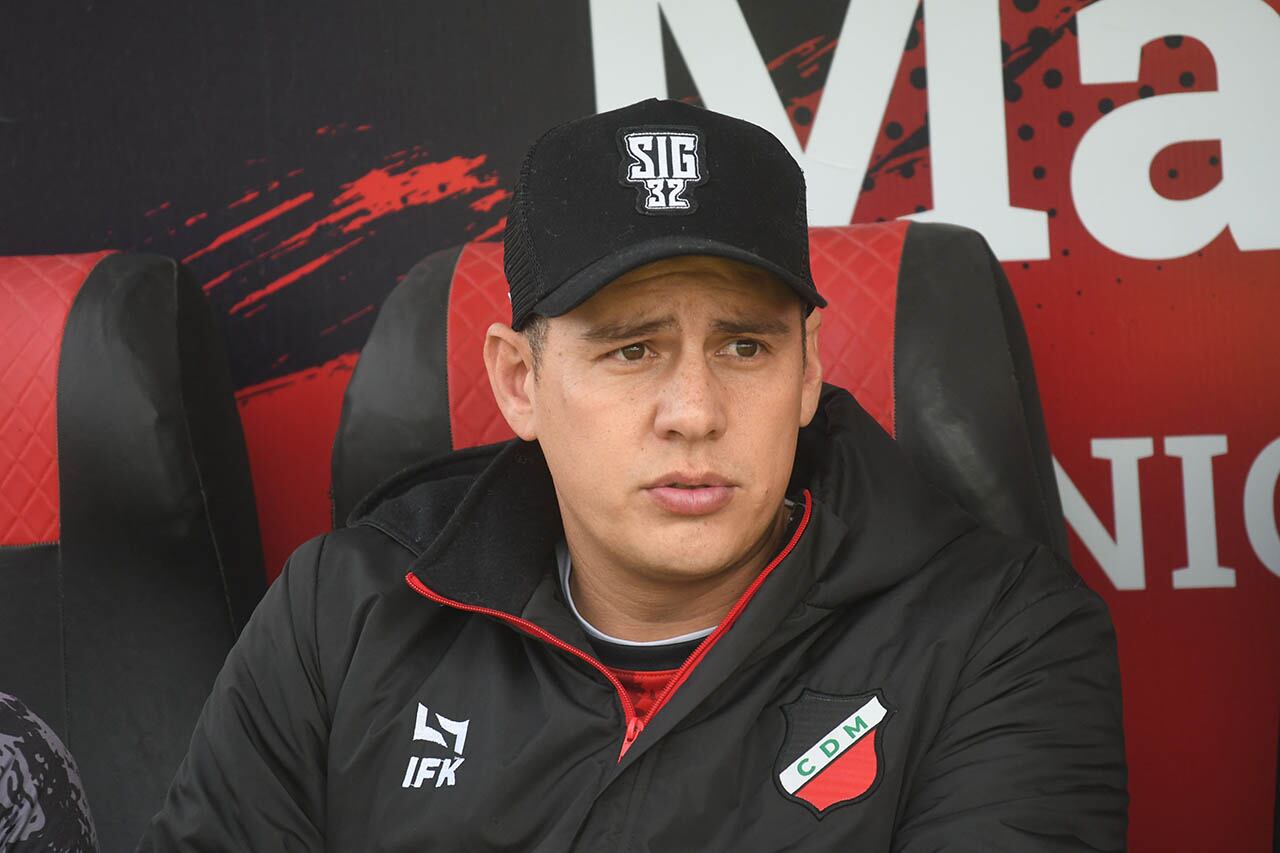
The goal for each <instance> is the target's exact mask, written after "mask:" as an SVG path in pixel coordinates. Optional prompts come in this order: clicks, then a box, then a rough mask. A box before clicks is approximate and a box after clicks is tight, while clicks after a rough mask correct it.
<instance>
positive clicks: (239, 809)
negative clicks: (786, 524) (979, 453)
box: [142, 389, 1127, 853]
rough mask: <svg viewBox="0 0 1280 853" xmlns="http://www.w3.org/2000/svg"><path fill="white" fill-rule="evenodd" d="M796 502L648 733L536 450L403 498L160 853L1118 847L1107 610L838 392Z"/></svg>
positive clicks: (283, 641)
mask: <svg viewBox="0 0 1280 853" xmlns="http://www.w3.org/2000/svg"><path fill="white" fill-rule="evenodd" d="M793 485H794V486H795V487H796V493H797V495H802V499H803V501H804V507H805V510H804V512H805V516H804V518H803V519H802V520H801V522H800V525H799V528H798V529H797V530H796V533H795V535H794V536H793V538H792V540H791V542H789V543H788V545H787V547H786V548H785V549H784V551H783V552H782V554H780V555H779V559H776V560H774V561H773V563H771V565H770V567H769V568H768V569H766V571H765V572H764V573H763V574H762V575H761V577H760V579H759V580H758V581H757V582H756V583H755V584H754V585H753V586H752V588H751V589H750V590H748V593H747V595H745V596H744V597H743V599H742V600H741V601H740V602H739V604H738V606H736V607H735V608H734V610H733V611H732V612H731V613H730V614H729V616H728V617H726V620H725V622H724V623H722V625H721V627H720V628H719V629H718V630H717V631H716V633H715V634H713V635H712V636H711V637H710V638H708V639H707V640H706V641H705V642H704V644H703V645H702V646H701V647H700V648H699V650H698V652H695V654H694V655H693V657H692V658H691V659H690V662H689V663H688V664H686V665H685V667H684V668H683V669H682V671H681V677H679V678H678V687H677V688H676V689H674V690H673V691H671V692H669V693H668V694H667V696H666V697H665V702H664V703H663V704H661V705H660V708H659V710H658V711H657V712H656V713H655V714H654V715H652V717H651V718H650V719H649V720H647V721H643V723H644V724H643V726H641V725H640V722H641V721H637V720H636V719H634V718H633V715H632V714H631V713H630V703H629V701H626V700H624V699H623V698H622V695H621V691H620V690H619V689H618V686H617V685H616V684H615V683H613V682H612V680H611V678H612V677H611V676H609V675H606V673H605V671H604V670H603V669H602V668H601V667H600V665H599V664H598V663H597V662H595V661H594V659H592V658H591V656H590V653H589V651H588V650H589V649H590V645H589V644H588V642H587V639H586V637H585V636H584V634H583V632H582V630H581V628H580V627H579V625H578V623H577V622H576V621H575V619H574V617H573V615H572V614H571V613H570V612H569V611H568V609H567V608H566V606H565V604H564V603H563V601H562V597H561V594H560V591H559V584H558V581H557V579H556V576H555V572H554V571H553V570H552V568H553V557H552V552H553V548H554V544H555V542H556V540H557V539H558V538H559V537H560V536H561V535H562V530H561V527H560V520H559V516H558V513H557V509H556V502H555V498H554V494H553V492H552V486H551V481H550V476H549V474H548V472H547V469H546V465H545V462H544V461H543V459H542V457H541V454H540V452H539V451H538V448H537V446H536V445H534V444H526V443H523V442H512V443H508V444H505V445H501V446H498V447H489V448H480V449H477V450H473V451H466V452H461V453H457V454H454V455H452V456H450V457H447V458H445V459H443V460H441V461H438V462H435V463H432V464H429V465H426V466H423V467H421V468H418V469H414V470H411V471H408V472H406V473H404V474H401V475H400V476H398V477H397V478H395V479H394V480H392V481H390V482H389V483H387V484H386V485H384V486H383V487H381V488H380V489H379V490H378V491H377V492H375V493H374V494H373V495H371V496H370V497H369V498H368V499H366V501H365V502H364V504H362V505H361V507H359V508H357V510H356V511H355V513H354V514H353V516H352V524H351V525H350V526H349V527H347V528H345V529H341V530H337V531H334V532H332V533H329V534H327V535H325V536H321V537H319V538H317V539H313V540H311V541H310V542H308V543H306V544H305V545H303V546H302V547H301V548H299V549H298V550H297V552H295V553H294V555H293V556H292V558H291V559H290V560H289V564H288V566H287V567H286V569H285V571H284V573H283V574H282V575H281V577H280V578H279V579H278V580H277V581H276V583H275V584H274V585H273V586H272V588H271V589H270V591H269V592H268V593H267V596H266V598H265V599H264V600H263V602H262V603H261V604H260V605H259V607H258V609H257V612H256V613H255V614H254V616H253V619H252V620H251V622H250V623H249V626H248V627H247V628H246V630H245V632H244V634H243V636H242V637H241V638H240V641H239V643H238V644H237V645H236V647H235V649H234V650H233V651H232V652H231V654H230V656H229V657H228V659H227V662H226V665H225V667H224V669H223V671H222V673H221V675H220V676H219V678H218V681H217V684H216V685H215V687H214V690H213V693H212V695H211V696H210V698H209V701H208V703H207V705H206V706H205V709H204V712H203V714H202V716H201V718H200V722H199V724H198V726H197V729H196V732H195V735H194V738H193V740H192V744H191V750H190V753H189V754H188V756H187V758H186V760H185V761H184V762H183V764H182V766H181V768H180V769H179V771H178V774H177V777H176V778H175V780H174V783H173V787H172V789H171V790H170V792H169V795H168V798H167V800H166V802H165V804H164V808H163V811H162V812H161V813H160V814H159V815H157V817H156V818H155V820H154V822H153V824H152V827H151V829H150V830H149V833H148V835H147V837H146V838H145V839H144V842H143V845H142V849H144V850H174V849H183V850H188V849H189V850H237V851H240V850H321V849H329V850H341V851H374V850H378V851H382V850H386V851H391V850H396V851H410V850H413V851H422V850H447V851H479V850H522V851H525V850H528V851H532V850H537V851H563V850H569V849H574V850H584V851H614V850H627V851H683V850H708V851H753V850H802V851H823V850H841V851H852V850H856V851H888V850H901V851H935V850H966V851H983V853H988V851H1040V850H1046V851H1047V850H1054V851H1058V850H1120V849H1123V846H1124V837H1125V812H1126V805H1127V796H1126V792H1125V785H1126V780H1125V764H1124V745H1123V737H1122V733H1121V708H1120V687H1119V675H1118V671H1117V665H1116V652H1115V640H1114V636H1113V633H1112V628H1111V623H1110V619H1109V617H1108V615H1107V611H1106V607H1105V605H1104V604H1103V602H1102V601H1101V600H1100V599H1099V598H1098V596H1097V595H1095V594H1094V593H1093V592H1091V591H1090V590H1089V589H1088V588H1087V587H1085V586H1084V585H1083V583H1082V582H1081V580H1080V578H1079V577H1078V576H1077V575H1076V574H1075V572H1074V571H1072V570H1071V569H1070V568H1069V567H1068V566H1065V565H1063V564H1062V563H1061V562H1059V561H1058V560H1056V559H1055V558H1054V557H1053V556H1052V554H1051V553H1050V552H1048V551H1047V550H1046V549H1045V548H1043V547H1040V546H1037V545H1035V544H1033V543H1030V542H1025V541H1018V540H1014V539H1011V538H1008V537H1005V536H1002V535H1000V534H997V533H995V532H993V531H991V530H989V529H986V528H983V527H981V526H979V525H978V524H977V523H976V522H974V521H973V520H972V519H971V518H970V517H969V516H967V515H965V514H964V513H962V512H961V511H960V510H959V509H957V508H956V507H955V505H954V504H953V503H952V502H951V501H950V500H949V499H947V498H945V497H943V496H942V495H941V494H939V493H938V492H936V491H934V490H933V489H932V488H930V487H929V486H927V485H926V484H924V483H923V482H921V480H920V479H919V477H918V475H917V474H916V473H915V471H914V469H913V468H912V467H911V465H910V463H908V462H907V461H906V460H905V459H903V458H902V456H901V454H900V452H899V451H898V449H897V447H896V445H895V444H894V443H893V441H892V440H891V439H890V438H889V437H888V436H886V435H885V434H884V433H883V431H881V430H880V428H879V427H878V426H876V425H875V423H874V422H873V421H872V420H871V419H870V418H869V417H868V416H867V415H866V414H865V413H864V412H863V411H862V410H861V409H860V408H859V407H858V406H857V404H856V403H855V402H854V401H853V399H852V398H851V397H850V396H848V395H847V394H845V393H844V392H839V391H834V390H831V389H828V391H827V392H826V393H825V394H824V397H823V402H822V405H821V407H820V410H819V414H818V417H817V418H816V419H815V422H814V423H813V424H812V425H811V426H810V427H807V428H806V429H805V430H803V431H802V433H801V441H800V448H799V450H798V452H797V461H796V469H795V475H794V477H793ZM802 490H803V491H802ZM620 754H621V758H620Z"/></svg>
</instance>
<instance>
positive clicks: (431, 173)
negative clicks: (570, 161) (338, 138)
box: [277, 154, 498, 251]
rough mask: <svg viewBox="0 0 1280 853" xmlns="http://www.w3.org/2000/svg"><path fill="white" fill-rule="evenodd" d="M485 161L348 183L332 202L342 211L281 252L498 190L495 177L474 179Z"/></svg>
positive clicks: (455, 161)
mask: <svg viewBox="0 0 1280 853" xmlns="http://www.w3.org/2000/svg"><path fill="white" fill-rule="evenodd" d="M486 159H487V158H486V157H485V155H483V154H481V155H480V156H478V157H450V158H449V159H448V160H444V161H442V162H439V163H424V164H423V165H421V166H413V167H411V168H409V169H407V170H405V171H403V172H393V171H392V168H391V167H388V168H385V169H374V170H372V171H370V172H368V173H367V174H365V175H363V176H362V177H359V178H356V179H355V180H354V181H352V182H351V183H349V184H343V187H344V188H345V189H346V192H344V193H342V194H341V195H339V196H338V197H337V198H335V199H334V200H333V201H332V202H331V203H330V204H331V206H335V207H337V208H338V209H337V210H335V211H334V212H333V213H331V214H329V215H328V216H326V217H324V218H323V219H320V220H318V221H317V222H315V223H313V224H312V225H310V226H308V227H307V228H305V229H303V230H302V231H299V232H298V233H297V234H294V235H293V236H292V237H289V238H288V239H286V240H285V241H284V242H283V243H281V244H280V245H279V246H278V247H277V250H278V251H289V250H291V249H294V248H296V247H297V246H298V245H300V244H302V243H305V242H306V241H307V240H310V239H311V237H312V236H314V235H315V233H316V232H317V231H319V230H320V229H321V228H323V227H325V226H326V225H339V224H340V225H341V227H340V230H341V231H342V233H344V234H350V233H351V232H353V231H356V230H359V229H360V228H363V227H364V226H365V225H368V224H369V223H370V222H373V221H374V220H377V219H381V218H382V217H384V216H387V215H389V214H392V213H399V212H400V211H403V210H405V209H407V208H410V207H415V206H417V205H422V204H435V203H436V202H438V201H441V200H443V199H446V198H449V197H450V196H455V195H459V194H461V193H469V192H475V191H476V190H478V189H485V188H488V187H492V186H496V185H497V183H498V178H497V176H496V175H488V176H485V177H480V176H477V175H476V174H474V172H475V170H476V169H477V168H479V167H480V166H482V165H484V162H485V160H486Z"/></svg>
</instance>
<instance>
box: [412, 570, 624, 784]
mask: <svg viewBox="0 0 1280 853" xmlns="http://www.w3.org/2000/svg"><path fill="white" fill-rule="evenodd" d="M404 579H405V580H406V581H407V582H408V583H409V586H411V587H412V588H413V590H414V591H415V592H417V593H418V594H419V595H421V596H423V597H425V598H428V599H430V600H432V601H434V602H435V603H436V604H443V605H445V606H446V607H453V608H456V609H458V610H466V611H468V612H470V613H480V614H483V615H485V616H493V617H495V618H497V619H501V620H502V621H504V622H508V623H510V624H511V625H514V626H515V627H516V628H517V629H519V630H521V631H524V632H525V633H526V634H531V635H532V636H534V637H537V638H538V639H539V640H545V641H546V642H548V643H550V644H551V645H553V646H555V647H556V648H557V649H562V650H563V651H566V652H568V653H569V654H571V655H573V656H574V657H577V658H581V659H582V660H584V661H586V662H587V663H589V664H591V665H592V666H593V667H595V668H596V669H598V670H600V673H601V674H602V675H604V677H605V678H607V679H609V682H610V683H611V684H613V689H614V690H616V691H618V698H619V699H620V700H622V713H623V715H624V716H625V717H626V720H627V731H626V734H625V735H624V736H623V740H622V754H620V755H619V756H618V760H619V761H621V760H622V755H625V754H626V752H627V748H628V747H630V746H631V744H632V742H633V741H635V739H636V738H637V737H639V736H640V730H641V729H642V728H644V724H643V723H641V722H640V718H639V716H637V715H636V706H635V704H634V703H632V701H631V697H630V696H629V695H628V694H627V689H626V688H625V687H623V686H622V682H621V681H619V680H618V677H617V676H616V675H614V674H613V673H612V672H610V671H609V668H608V667H607V666H605V665H604V664H602V663H601V662H600V661H598V660H596V659H595V658H593V657H592V656H591V655H589V654H587V653H586V652H584V651H583V650H582V649H579V648H578V647H576V646H571V645H569V644H568V643H566V642H565V641H564V640H562V639H560V638H559V637H557V636H556V635H555V634H552V633H551V632H550V631H547V630H546V629H544V628H540V627H539V626H537V625H535V624H534V623H532V622H530V621H529V620H527V619H521V618H520V617H519V616H512V615H511V614H510V613H505V612H503V611H501V610H494V609H493V608H490V607H477V606H475V605H473V604H463V603H462V602H461V601H454V600H453V599H452V598H445V597H444V596H443V595H440V594H439V593H438V592H435V591H433V590H431V589H430V588H429V587H428V586H427V585H426V584H424V583H423V582H422V581H420V580H418V576H417V575H415V574H414V573H413V572H409V573H408V574H406V575H405V576H404Z"/></svg>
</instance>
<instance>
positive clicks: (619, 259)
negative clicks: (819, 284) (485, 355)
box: [532, 235, 827, 317]
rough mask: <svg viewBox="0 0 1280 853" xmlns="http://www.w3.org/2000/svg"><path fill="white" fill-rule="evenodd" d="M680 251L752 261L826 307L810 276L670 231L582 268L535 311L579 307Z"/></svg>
mask: <svg viewBox="0 0 1280 853" xmlns="http://www.w3.org/2000/svg"><path fill="white" fill-rule="evenodd" d="M679 255H713V256H716V257H720V258H729V259H731V260H735V261H742V262H743V263H746V264H751V265H752V266H755V267H759V268H761V269H763V270H767V271H768V272H771V273H773V274H774V275H776V276H777V277H778V278H780V279H782V280H783V281H784V282H786V283H787V284H788V285H790V286H791V289H792V290H794V291H795V292H796V294H797V295H798V296H800V298H801V299H803V300H805V301H806V302H808V303H809V304H810V305H814V306H817V307H818V308H826V307H827V300H825V299H823V298H822V294H820V293H818V289H817V288H816V287H815V286H814V284H813V281H812V280H811V279H808V278H804V277H802V276H798V275H796V274H795V273H794V272H791V271H790V270H787V269H784V268H782V267H780V266H778V265H777V264H775V263H773V262H772V261H769V260H767V259H765V258H762V257H760V256H759V255H757V254H755V253H754V252H751V251H749V250H747V249H743V248H741V247H739V246H733V245H730V244H728V243H721V242H719V241H717V240H710V239H707V238H705V237H686V236H681V235H668V236H664V237H657V238H655V239H652V240H646V241H643V242H640V243H635V244H633V245H630V246H627V247H626V248H625V249H620V250H619V251H617V252H613V253H611V254H610V255H608V256H607V257H604V258H601V259H600V260H598V261H595V262H594V263H592V264H590V265H588V266H587V267H585V268H583V269H581V270H579V271H578V272H576V273H574V274H573V275H572V276H570V277H569V278H568V279H566V280H565V281H564V282H562V283H561V284H560V286H559V287H557V288H556V289H555V290H553V291H551V292H550V293H548V294H547V295H546V296H544V297H543V298H542V299H540V300H538V302H537V303H536V304H535V305H534V306H533V311H532V313H534V314H542V315H545V316H547V317H558V316H560V315H561V314H565V313H568V312H569V311H572V310H573V309H574V308H577V307H578V306H579V305H581V304H582V303H583V302H586V301H587V300H588V299H590V298H591V297H592V296H594V295H595V294H596V293H598V292H599V291H600V290H601V289H602V288H603V287H604V286H605V285H607V284H609V283H610V282H612V281H614V280H615V279H617V278H618V277H619V276H622V275H624V274H625V273H628V272H630V271H631V270H633V269H635V268H636V267H641V266H644V265H645V264H648V263H652V262H654V261H660V260H662V259H663V258H674V257H677V256H679Z"/></svg>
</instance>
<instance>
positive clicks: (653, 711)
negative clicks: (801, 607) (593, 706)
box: [618, 489, 813, 761]
mask: <svg viewBox="0 0 1280 853" xmlns="http://www.w3.org/2000/svg"><path fill="white" fill-rule="evenodd" d="M812 511H813V497H812V495H810V494H809V490H808V489H805V490H804V515H802V516H801V517H800V523H799V524H798V525H796V532H795V533H793V534H791V539H790V541H788V542H787V544H786V547H784V548H783V549H782V550H781V551H779V552H778V556H776V557H774V558H773V559H772V560H770V561H769V565H767V566H765V567H764V569H763V570H761V572H760V574H758V575H756V579H755V580H753V581H752V582H751V585H750V586H749V587H747V589H746V591H745V592H744V593H742V595H741V596H740V597H739V598H738V600H737V602H735V603H734V605H733V607H732V608H731V609H730V610H729V613H728V615H726V616H725V617H724V619H723V620H722V621H721V622H720V624H719V625H718V626H717V627H716V629H715V630H714V631H712V632H711V633H710V634H708V635H707V638H706V639H705V640H703V641H702V642H701V643H700V644H698V647H697V648H696V649H694V650H693V654H691V655H689V657H688V659H687V660H685V662H684V663H683V664H682V665H681V666H680V668H679V669H677V670H676V674H675V675H673V676H671V680H670V681H668V682H667V686H666V687H664V688H662V692H661V693H659V694H658V698H657V699H656V700H655V701H654V703H653V707H651V708H650V709H649V711H648V713H646V714H645V715H644V718H643V719H642V720H640V721H639V722H640V731H643V730H644V727H645V726H647V725H648V724H649V721H650V720H652V719H653V718H654V716H656V715H657V713H658V712H659V711H661V710H662V706H663V705H666V704H667V701H668V700H669V699H670V698H671V696H672V695H673V694H674V693H675V692H676V690H678V689H679V688H680V685H682V684H684V683H685V681H687V680H688V679H689V674H690V673H692V672H693V669H694V667H696V666H697V665H698V664H699V663H700V662H701V661H702V659H703V658H704V657H706V656H707V652H709V651H711V647H712V646H713V645H715V643H716V640H718V639H720V638H721V637H722V636H724V634H725V633H726V632H727V631H728V630H729V629H730V628H732V627H733V623H734V622H736V621H737V619H738V616H740V615H741V614H742V611H743V610H746V608H747V604H748V602H750V601H751V598H752V596H754V595H755V594H756V590H758V589H759V588H760V585H761V584H763V583H764V581H765V578H767V577H769V575H770V574H771V573H772V572H773V570H774V569H775V568H776V567H777V565H778V564H779V563H781V562H782V561H783V560H784V559H785V558H786V556H787V555H788V554H790V553H791V550H792V549H793V548H795V547H796V543H797V542H799V541H800V535H801V534H802V533H804V529H805V528H806V527H808V526H809V515H810V513H811V512H812ZM637 734H639V732H637ZM631 740H632V741H634V740H635V738H632V739H631ZM630 747H631V744H630V743H628V742H626V741H624V742H623V744H622V755H626V754H627V750H628V749H630ZM622 755H620V756H618V760H619V761H621V760H622Z"/></svg>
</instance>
